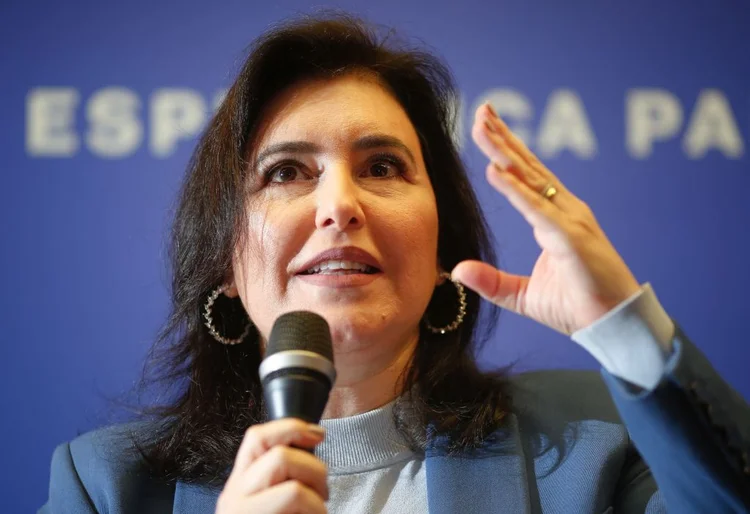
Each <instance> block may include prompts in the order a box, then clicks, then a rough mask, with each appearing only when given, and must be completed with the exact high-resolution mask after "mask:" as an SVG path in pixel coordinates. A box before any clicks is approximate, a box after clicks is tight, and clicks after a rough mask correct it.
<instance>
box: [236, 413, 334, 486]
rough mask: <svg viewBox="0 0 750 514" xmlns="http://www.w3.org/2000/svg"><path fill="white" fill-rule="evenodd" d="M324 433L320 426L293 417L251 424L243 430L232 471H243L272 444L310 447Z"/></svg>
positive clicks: (313, 445)
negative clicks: (243, 434)
mask: <svg viewBox="0 0 750 514" xmlns="http://www.w3.org/2000/svg"><path fill="white" fill-rule="evenodd" d="M324 435H325V432H324V431H323V429H322V428H321V427H320V426H318V425H313V424H310V423H305V422H304V421H302V420H299V419H294V418H287V419H281V420H277V421H270V422H268V423H263V424H260V425H253V426H251V427H250V428H248V429H247V430H246V431H245V437H244V438H243V439H242V444H241V445H240V449H239V450H238V451H237V457H236V458H235V461H234V469H233V470H232V473H234V472H235V471H238V472H241V471H244V470H245V469H247V467H248V466H249V465H250V464H251V463H252V462H253V461H254V460H255V459H257V458H258V457H260V456H261V455H263V454H264V453H266V452H267V451H268V450H270V449H271V448H273V447H274V446H278V445H283V446H296V447H299V448H310V449H312V448H314V447H315V445H317V444H319V443H320V442H321V441H323V437H324Z"/></svg>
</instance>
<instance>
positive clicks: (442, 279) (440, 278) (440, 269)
mask: <svg viewBox="0 0 750 514" xmlns="http://www.w3.org/2000/svg"><path fill="white" fill-rule="evenodd" d="M443 273H445V270H444V269H443V267H442V266H440V265H438V267H437V271H436V273H435V286H436V287H437V286H439V285H441V284H442V283H443V282H445V277H444V276H442V275H443Z"/></svg>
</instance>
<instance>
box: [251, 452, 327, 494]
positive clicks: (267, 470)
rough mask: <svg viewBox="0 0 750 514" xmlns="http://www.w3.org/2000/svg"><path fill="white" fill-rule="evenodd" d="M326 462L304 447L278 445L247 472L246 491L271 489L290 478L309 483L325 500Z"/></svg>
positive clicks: (252, 492) (253, 491)
mask: <svg viewBox="0 0 750 514" xmlns="http://www.w3.org/2000/svg"><path fill="white" fill-rule="evenodd" d="M326 475H327V470H326V465H325V464H323V462H322V461H321V460H320V459H317V458H316V457H315V456H314V455H312V454H310V453H309V452H306V451H304V450H298V449H296V448H289V447H286V446H275V447H274V448H271V449H270V450H269V451H267V452H266V453H264V454H263V455H262V456H261V457H259V458H258V459H257V460H256V461H255V462H253V463H252V465H251V466H250V468H248V470H247V471H246V472H245V473H244V475H243V478H242V482H243V483H242V488H243V489H244V492H245V494H248V495H250V494H254V493H256V492H258V491H262V490H264V489H269V488H271V487H273V486H275V485H277V484H281V483H283V482H286V481H287V480H291V481H298V482H301V483H302V484H306V485H307V486H309V487H310V488H311V489H312V490H313V491H315V492H317V493H318V494H319V495H320V497H321V498H323V499H324V500H327V499H328V484H327V482H326Z"/></svg>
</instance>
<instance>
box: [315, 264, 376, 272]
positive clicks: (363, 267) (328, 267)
mask: <svg viewBox="0 0 750 514" xmlns="http://www.w3.org/2000/svg"><path fill="white" fill-rule="evenodd" d="M369 268H370V266H368V265H367V264H362V263H360V262H353V261H326V262H321V263H320V264H318V265H317V266H314V267H312V268H310V269H309V270H307V273H321V272H325V271H333V272H335V271H337V270H358V271H367V270H368V269H369Z"/></svg>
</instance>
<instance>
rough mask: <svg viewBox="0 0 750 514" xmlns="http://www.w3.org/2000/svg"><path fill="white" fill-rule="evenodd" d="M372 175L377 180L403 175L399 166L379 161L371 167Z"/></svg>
mask: <svg viewBox="0 0 750 514" xmlns="http://www.w3.org/2000/svg"><path fill="white" fill-rule="evenodd" d="M369 171H370V175H371V176H373V177H376V178H384V177H391V176H398V175H400V174H401V173H402V171H401V168H400V166H399V165H398V164H396V163H392V162H389V161H377V162H374V163H373V164H371V165H370V170H369Z"/></svg>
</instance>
